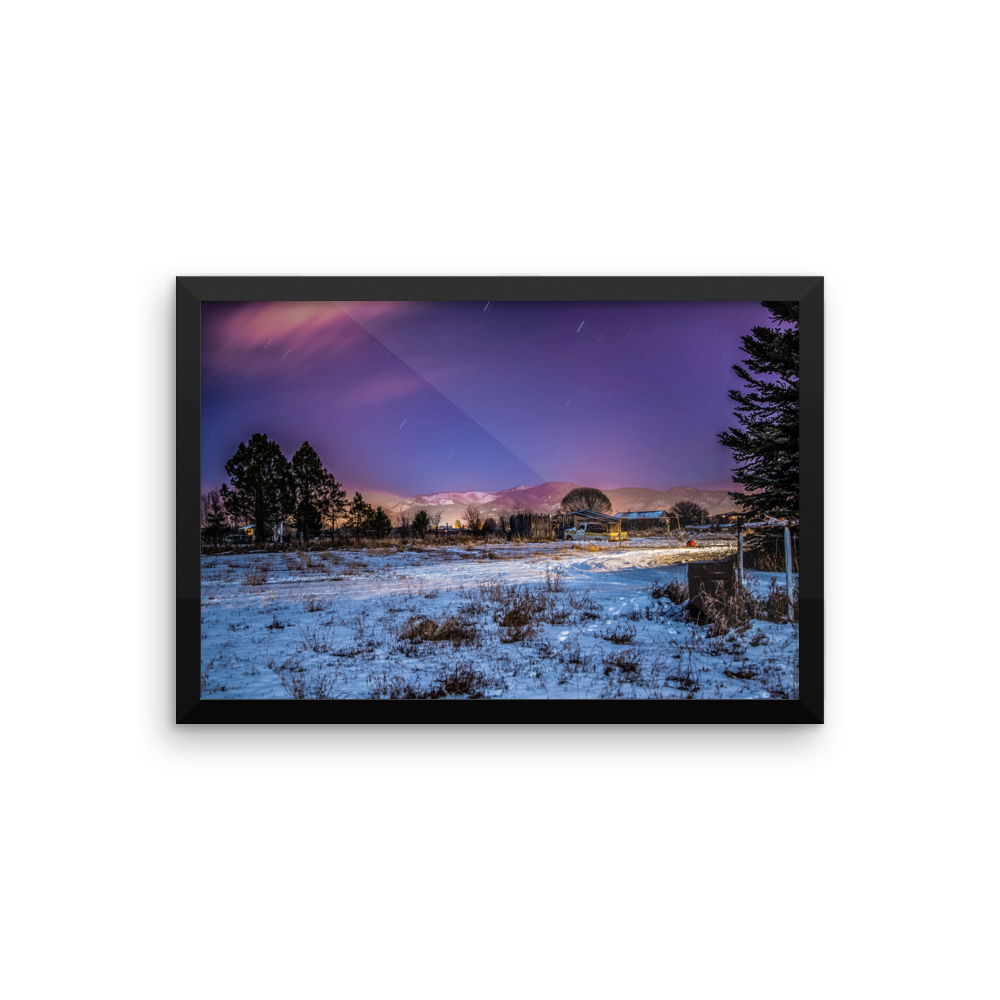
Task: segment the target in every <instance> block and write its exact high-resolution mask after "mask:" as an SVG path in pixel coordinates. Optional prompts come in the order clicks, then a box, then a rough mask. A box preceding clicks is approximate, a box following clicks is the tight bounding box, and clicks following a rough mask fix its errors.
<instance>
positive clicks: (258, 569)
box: [243, 563, 270, 587]
mask: <svg viewBox="0 0 1000 1000" xmlns="http://www.w3.org/2000/svg"><path fill="white" fill-rule="evenodd" d="M269 572H270V567H269V566H268V565H267V563H257V564H256V565H255V566H251V567H250V568H249V569H246V570H244V571H243V586H244V587H263V586H264V584H265V583H267V575H268V573H269Z"/></svg>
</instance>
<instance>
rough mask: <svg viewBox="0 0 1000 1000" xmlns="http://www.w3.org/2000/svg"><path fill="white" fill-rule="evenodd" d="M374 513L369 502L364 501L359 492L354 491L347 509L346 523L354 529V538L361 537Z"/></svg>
mask: <svg viewBox="0 0 1000 1000" xmlns="http://www.w3.org/2000/svg"><path fill="white" fill-rule="evenodd" d="M374 513H375V511H374V510H372V506H371V504H367V503H365V501H364V498H363V497H362V496H361V494H360V493H355V494H354V499H353V500H352V501H351V506H350V507H348V509H347V523H348V525H349V526H350V527H351V529H352V530H353V531H354V535H355V537H356V538H360V537H361V533H362V532H363V531H364V530H365V529H366V528H367V526H368V521H369V519H370V518H371V517H372V515H373V514H374Z"/></svg>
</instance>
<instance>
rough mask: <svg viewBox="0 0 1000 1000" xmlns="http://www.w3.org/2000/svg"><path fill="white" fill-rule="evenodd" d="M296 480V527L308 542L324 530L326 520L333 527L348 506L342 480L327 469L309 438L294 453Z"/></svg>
mask: <svg viewBox="0 0 1000 1000" xmlns="http://www.w3.org/2000/svg"><path fill="white" fill-rule="evenodd" d="M292 476H293V478H294V480H295V527H296V529H297V530H298V531H299V532H300V533H301V534H302V536H303V539H304V540H305V541H308V540H309V539H310V538H312V537H315V536H316V535H318V534H319V533H320V532H321V531H322V530H323V522H324V520H329V521H330V522H331V526H332V525H333V523H334V522H335V519H336V518H337V516H338V515H339V514H340V513H341V512H342V510H343V508H344V507H345V506H346V503H345V501H344V491H343V490H342V489H341V488H340V483H338V482H337V480H336V479H334V478H333V476H332V475H331V474H330V473H329V472H327V470H326V469H324V468H323V463H322V461H320V457H319V455H317V454H316V451H315V449H314V448H313V447H312V445H310V444H309V442H308V441H303V442H302V447H301V448H299V450H298V451H297V452H296V453H295V454H294V455H292Z"/></svg>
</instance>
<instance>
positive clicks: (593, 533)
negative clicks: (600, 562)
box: [563, 521, 628, 542]
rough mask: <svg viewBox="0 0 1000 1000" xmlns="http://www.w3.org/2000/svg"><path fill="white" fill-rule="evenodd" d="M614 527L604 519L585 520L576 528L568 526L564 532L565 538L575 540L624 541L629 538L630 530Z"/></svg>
mask: <svg viewBox="0 0 1000 1000" xmlns="http://www.w3.org/2000/svg"><path fill="white" fill-rule="evenodd" d="M611 529H612V525H611V524H609V523H606V522H603V521H597V522H594V521H584V522H583V524H581V525H578V526H577V527H576V528H567V529H566V530H565V531H564V532H563V537H564V538H569V539H572V540H574V541H578V542H579V541H583V540H584V539H586V538H604V539H606V540H607V541H609V542H624V541H627V540H628V532H627V531H622V530H620V529H617V528H616V529H614V530H611Z"/></svg>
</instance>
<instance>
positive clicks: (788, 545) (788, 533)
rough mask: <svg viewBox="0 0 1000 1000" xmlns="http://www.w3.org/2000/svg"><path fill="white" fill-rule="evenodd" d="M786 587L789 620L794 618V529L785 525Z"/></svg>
mask: <svg viewBox="0 0 1000 1000" xmlns="http://www.w3.org/2000/svg"><path fill="white" fill-rule="evenodd" d="M785 587H786V588H787V589H788V620H789V621H791V620H792V529H791V528H789V527H788V525H787V524H786V525H785Z"/></svg>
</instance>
